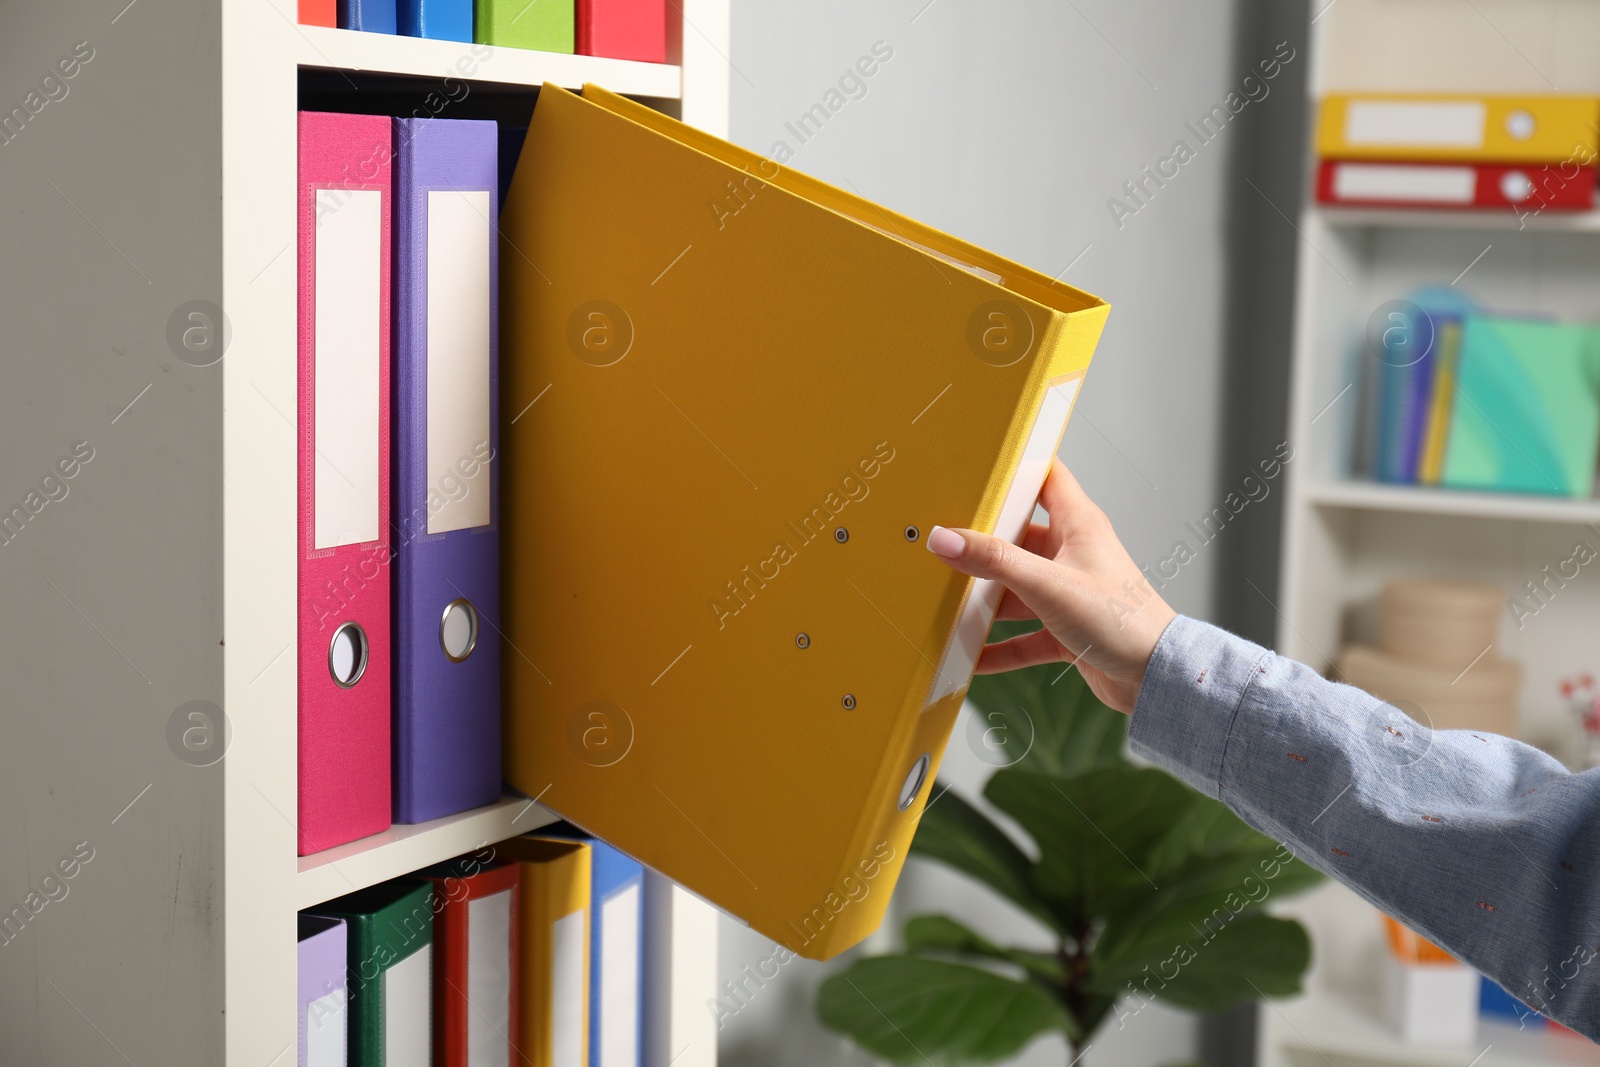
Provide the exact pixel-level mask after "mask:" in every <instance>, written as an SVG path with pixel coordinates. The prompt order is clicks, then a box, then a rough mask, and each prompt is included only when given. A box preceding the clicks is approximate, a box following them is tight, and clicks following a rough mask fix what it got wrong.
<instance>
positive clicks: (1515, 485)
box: [1443, 315, 1600, 497]
mask: <svg viewBox="0 0 1600 1067" xmlns="http://www.w3.org/2000/svg"><path fill="white" fill-rule="evenodd" d="M1597 450H1600V335H1597V333H1596V330H1595V328H1594V327H1591V326H1583V325H1577V324H1571V323H1558V322H1548V321H1541V320H1537V319H1510V318H1495V317H1492V316H1487V315H1482V316H1472V317H1469V318H1468V319H1467V320H1466V325H1465V328H1464V331H1463V333H1462V337H1461V357H1460V366H1459V369H1458V372H1457V377H1456V396H1455V402H1454V408H1453V410H1452V415H1451V424H1450V436H1449V443H1448V445H1447V448H1446V452H1445V463H1444V479H1443V481H1444V484H1445V485H1446V486H1449V487H1450V488H1452V489H1489V490H1501V491H1506V492H1520V493H1545V494H1550V495H1555V496H1572V497H1587V496H1589V495H1590V494H1591V492H1592V490H1593V487H1594V474H1595V456H1596V452H1597Z"/></svg>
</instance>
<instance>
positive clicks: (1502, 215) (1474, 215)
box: [1311, 205, 1600, 233]
mask: <svg viewBox="0 0 1600 1067" xmlns="http://www.w3.org/2000/svg"><path fill="white" fill-rule="evenodd" d="M1311 210H1312V211H1315V212H1316V213H1317V214H1318V215H1320V216H1321V217H1322V219H1323V220H1324V221H1325V222H1326V223H1327V224H1328V225H1330V226H1350V227H1361V226H1378V227H1389V228H1394V229H1410V230H1529V231H1536V232H1539V233H1600V211H1542V212H1540V213H1539V214H1537V215H1530V216H1528V217H1527V218H1518V217H1517V215H1516V214H1515V213H1514V212H1512V211H1511V210H1510V209H1509V208H1508V209H1506V210H1505V211H1448V210H1442V209H1428V210H1407V209H1404V208H1359V207H1327V206H1324V205H1316V206H1314V207H1312V208H1311Z"/></svg>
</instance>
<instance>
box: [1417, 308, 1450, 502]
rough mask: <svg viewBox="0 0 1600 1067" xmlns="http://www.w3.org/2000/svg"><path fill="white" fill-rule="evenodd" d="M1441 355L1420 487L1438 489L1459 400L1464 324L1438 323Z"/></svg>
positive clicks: (1436, 364)
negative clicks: (1458, 369) (1458, 364)
mask: <svg viewBox="0 0 1600 1067" xmlns="http://www.w3.org/2000/svg"><path fill="white" fill-rule="evenodd" d="M1438 345H1439V347H1438V353H1437V355H1435V356H1434V359H1433V363H1434V368H1433V387H1432V390H1431V392H1430V396H1429V399H1428V422H1427V429H1426V432H1425V435H1424V438H1423V443H1422V461H1421V464H1420V466H1419V467H1418V469H1417V484H1419V485H1438V484H1439V480H1440V478H1442V477H1443V476H1444V454H1445V446H1446V444H1447V443H1448V442H1449V440H1450V409H1451V407H1453V406H1454V404H1455V397H1456V361H1457V360H1458V359H1459V358H1460V355H1461V323H1459V322H1457V321H1455V320H1453V319H1450V320H1446V321H1443V322H1441V323H1439V341H1438Z"/></svg>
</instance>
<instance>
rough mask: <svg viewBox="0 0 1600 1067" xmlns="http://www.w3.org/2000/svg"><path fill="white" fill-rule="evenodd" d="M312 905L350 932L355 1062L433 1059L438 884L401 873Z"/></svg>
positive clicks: (416, 1066)
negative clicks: (321, 903) (431, 1025)
mask: <svg viewBox="0 0 1600 1067" xmlns="http://www.w3.org/2000/svg"><path fill="white" fill-rule="evenodd" d="M315 911H316V913H317V914H318V915H327V916H330V917H332V918H338V919H343V920H344V921H345V924H346V926H347V927H348V928H349V932H350V937H349V941H348V942H347V945H346V952H347V953H348V967H349V970H348V975H349V982H350V1002H349V1003H350V1008H349V1013H350V1014H349V1018H350V1059H349V1065H350V1067H429V1062H430V1052H431V1050H432V1047H433V1035H432V1030H431V1027H430V1022H431V1020H432V1018H433V1013H432V1010H431V1008H432V999H433V998H432V991H433V969H432V965H433V912H434V900H433V886H432V885H431V884H429V883H427V882H419V881H416V880H415V879H411V878H397V879H395V880H394V881H392V882H384V883H382V884H381V885H375V886H372V887H371V888H370V889H362V890H360V891H358V892H355V893H351V894H349V895H348V896H343V897H340V898H339V899H338V900H331V901H329V902H328V903H326V904H324V905H322V906H321V907H319V908H317V909H315Z"/></svg>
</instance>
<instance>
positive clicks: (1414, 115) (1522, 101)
mask: <svg viewBox="0 0 1600 1067" xmlns="http://www.w3.org/2000/svg"><path fill="white" fill-rule="evenodd" d="M1597 121H1600V97H1594V96H1555V95H1548V96H1546V95H1530V96H1477V95H1466V94H1453V93H1332V94H1329V95H1328V96H1325V97H1323V98H1322V105H1321V114H1320V116H1319V118H1318V121H1317V153H1318V154H1319V155H1320V156H1322V157H1323V158H1324V159H1449V160H1459V161H1463V162H1502V163H1560V162H1563V161H1567V160H1571V161H1572V162H1573V163H1574V164H1575V165H1577V166H1592V165H1593V164H1594V163H1595V160H1596V145H1597V137H1600V132H1597V130H1600V127H1597Z"/></svg>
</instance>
